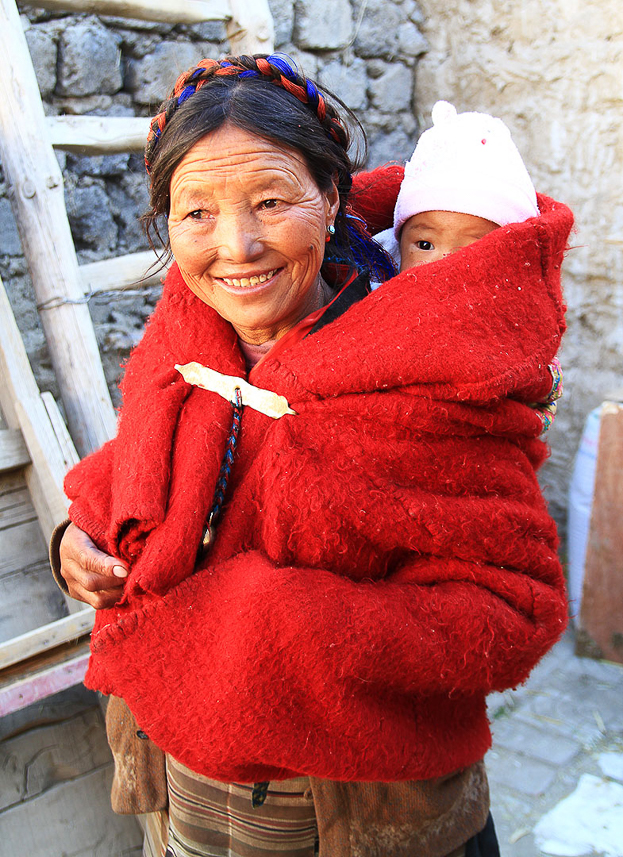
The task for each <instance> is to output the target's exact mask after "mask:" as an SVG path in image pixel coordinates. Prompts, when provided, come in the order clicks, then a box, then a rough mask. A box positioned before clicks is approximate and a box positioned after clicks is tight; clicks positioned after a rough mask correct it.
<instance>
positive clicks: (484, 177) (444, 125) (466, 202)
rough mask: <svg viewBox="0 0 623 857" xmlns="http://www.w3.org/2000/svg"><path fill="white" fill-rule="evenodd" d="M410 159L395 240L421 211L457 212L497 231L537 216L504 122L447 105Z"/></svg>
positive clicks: (396, 215) (436, 110) (439, 109)
mask: <svg viewBox="0 0 623 857" xmlns="http://www.w3.org/2000/svg"><path fill="white" fill-rule="evenodd" d="M432 118H433V127H432V128H430V129H429V130H428V131H424V133H423V134H422V136H421V137H420V139H419V140H418V144H417V146H416V147H415V151H414V152H413V155H412V156H411V160H410V161H408V162H407V165H406V166H405V177H404V179H403V182H402V184H401V186H400V193H399V194H398V200H397V202H396V208H395V210H394V230H393V231H394V236H395V238H396V239H397V240H398V238H399V233H400V228H401V227H402V225H403V223H404V222H405V221H406V220H408V219H409V218H410V217H413V216H414V215H415V214H419V213H420V212H422V211H454V212H459V213H461V214H473V215H475V216H476V217H484V218H485V220H491V221H493V223H497V224H498V225H499V226H505V225H506V224H507V223H518V222H520V221H523V220H527V219H528V218H529V217H537V216H538V214H539V209H538V207H537V202H536V192H535V190H534V186H533V184H532V181H531V180H530V176H529V175H528V171H527V170H526V168H525V166H524V163H523V161H522V159H521V155H520V154H519V151H518V150H517V147H516V146H515V144H514V143H513V141H512V139H511V135H510V131H509V130H508V128H507V127H506V125H505V124H504V122H502V120H501V119H495V118H494V117H493V116H489V115H488V114H487V113H458V114H457V112H456V108H455V107H453V106H452V104H449V103H448V102H447V101H438V102H437V103H436V104H435V106H434V107H433V111H432Z"/></svg>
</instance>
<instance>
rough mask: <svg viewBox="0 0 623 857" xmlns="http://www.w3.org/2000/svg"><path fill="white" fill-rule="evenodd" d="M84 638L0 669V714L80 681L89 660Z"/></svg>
mask: <svg viewBox="0 0 623 857" xmlns="http://www.w3.org/2000/svg"><path fill="white" fill-rule="evenodd" d="M89 654H90V652H89V643H88V640H86V641H82V642H80V643H78V644H71V645H68V646H64V647H63V646H61V647H59V648H58V649H55V650H53V652H52V653H50V654H46V655H45V656H43V657H40V658H34V659H33V660H32V661H28V662H25V663H21V664H19V665H18V666H12V667H8V669H5V670H2V671H1V672H0V717H3V716H4V715H5V714H10V713H11V712H13V711H19V710H20V709H21V708H25V707H26V706H27V705H31V704H32V703H33V702H38V701H39V700H40V699H45V698H46V697H48V696H52V694H54V693H58V692H59V691H61V690H65V689H66V688H68V687H73V686H74V685H75V684H80V683H81V682H82V681H83V680H84V675H85V673H86V669H87V665H88V663H89Z"/></svg>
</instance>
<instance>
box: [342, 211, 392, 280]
mask: <svg viewBox="0 0 623 857" xmlns="http://www.w3.org/2000/svg"><path fill="white" fill-rule="evenodd" d="M346 231H347V232H348V236H349V238H350V242H349V243H350V250H351V253H352V255H353V258H354V260H355V264H356V265H357V267H358V268H368V269H369V270H370V276H371V277H372V279H374V280H378V281H379V282H384V281H385V280H388V279H389V278H390V277H394V276H395V275H396V270H395V269H394V266H393V264H392V261H391V259H390V258H389V256H387V254H386V253H385V252H384V251H383V249H382V248H381V247H380V246H379V245H378V244H377V243H376V241H374V240H373V239H372V238H367V237H364V236H363V235H362V234H361V233H360V232H359V231H358V230H357V229H356V228H355V227H354V226H352V225H351V224H350V223H349V222H348V220H347V221H346Z"/></svg>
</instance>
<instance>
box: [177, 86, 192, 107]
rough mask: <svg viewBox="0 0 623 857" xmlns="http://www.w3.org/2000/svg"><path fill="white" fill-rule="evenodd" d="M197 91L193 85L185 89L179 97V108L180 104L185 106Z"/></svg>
mask: <svg viewBox="0 0 623 857" xmlns="http://www.w3.org/2000/svg"><path fill="white" fill-rule="evenodd" d="M195 91H196V90H195V87H194V86H193V85H192V83H191V84H189V85H188V86H187V87H186V88H185V89H183V90H182V91H181V92H180V94H179V95H178V97H177V103H178V106H179V105H180V104H183V103H184V102H185V101H186V99H187V98H190V96H191V95H194V94H195Z"/></svg>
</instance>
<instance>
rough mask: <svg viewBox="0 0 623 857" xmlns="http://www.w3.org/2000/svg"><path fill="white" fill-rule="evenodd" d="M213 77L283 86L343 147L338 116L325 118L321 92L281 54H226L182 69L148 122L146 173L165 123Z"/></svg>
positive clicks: (325, 111) (149, 169)
mask: <svg viewBox="0 0 623 857" xmlns="http://www.w3.org/2000/svg"><path fill="white" fill-rule="evenodd" d="M214 77H238V78H239V79H242V78H247V77H255V78H265V79H267V80H269V81H270V82H271V83H274V84H276V85H277V86H282V87H283V88H284V89H285V90H287V91H288V92H289V93H290V94H291V95H294V97H295V98H298V100H299V101H300V102H302V103H303V104H306V105H308V106H309V108H310V109H311V110H312V111H313V112H314V113H315V115H316V116H317V118H318V121H319V122H320V124H321V125H323V126H324V127H325V130H326V132H327V134H328V135H329V136H330V137H331V138H332V139H333V140H334V141H335V142H336V143H338V144H339V145H341V146H344V141H343V139H341V138H340V134H339V133H338V130H337V129H336V127H335V126H336V125H337V126H338V128H340V130H341V127H342V126H341V123H340V121H339V119H338V118H337V116H330V117H327V107H326V103H325V100H324V97H323V95H322V94H321V93H320V92H319V91H318V89H317V87H316V85H315V84H314V82H313V81H311V80H308V79H307V78H304V77H302V76H301V75H299V74H298V72H297V71H296V69H295V68H294V67H293V66H291V65H290V63H289V62H287V60H285V59H284V58H283V57H280V56H277V55H276V54H271V55H270V56H268V57H263V56H254V57H252V56H244V57H227V58H226V59H224V60H213V59H203V60H201V61H200V62H199V63H198V65H197V66H195V67H194V68H192V69H190V70H189V71H185V72H184V73H183V74H181V75H180V76H179V77H178V79H177V81H176V82H175V86H174V87H173V92H172V94H171V96H170V98H169V99H168V101H167V102H165V104H166V106H165V109H164V110H163V111H162V112H160V113H158V115H157V116H155V117H154V118H153V120H152V122H151V127H150V129H149V134H148V135H147V146H146V148H145V167H146V169H147V173H148V174H151V162H152V160H153V156H154V151H155V149H156V146H157V145H158V140H159V139H160V136H161V134H162V132H163V131H164V129H165V127H166V125H167V122H169V120H170V119H171V117H172V116H173V115H174V113H175V111H176V110H177V108H178V107H179V106H180V105H181V104H183V103H184V102H185V101H186V100H187V99H188V98H190V96H191V95H194V94H195V92H197V91H198V90H199V89H201V87H202V86H204V84H206V83H208V81H210V80H212V79H213V78H214ZM327 120H328V121H327Z"/></svg>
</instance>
